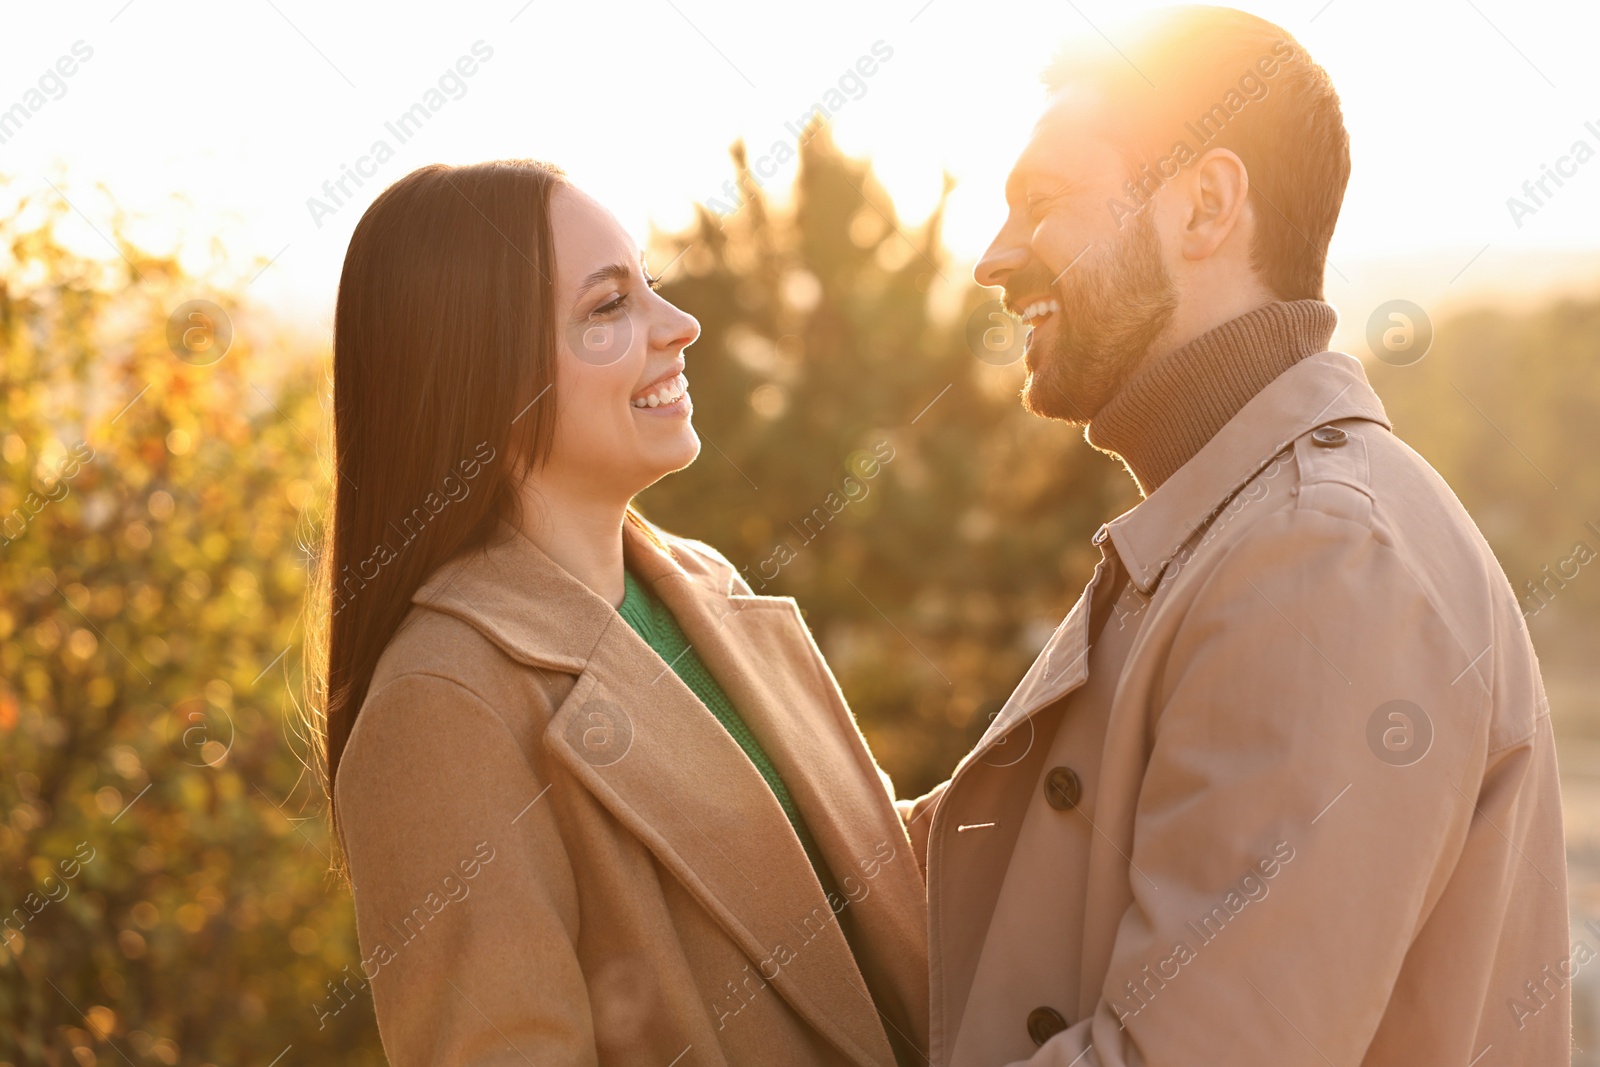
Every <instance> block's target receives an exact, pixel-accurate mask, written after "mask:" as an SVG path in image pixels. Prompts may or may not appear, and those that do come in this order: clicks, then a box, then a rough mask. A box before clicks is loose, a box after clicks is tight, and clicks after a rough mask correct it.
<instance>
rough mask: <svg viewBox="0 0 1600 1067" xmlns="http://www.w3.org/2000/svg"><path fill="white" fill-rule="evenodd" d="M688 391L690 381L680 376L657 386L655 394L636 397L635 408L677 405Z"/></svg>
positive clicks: (634, 399)
mask: <svg viewBox="0 0 1600 1067" xmlns="http://www.w3.org/2000/svg"><path fill="white" fill-rule="evenodd" d="M688 389H689V379H687V378H685V377H684V376H683V375H681V374H679V375H677V376H676V377H673V378H668V379H667V380H666V381H664V382H662V383H661V384H660V385H658V386H656V387H655V391H654V392H652V393H648V394H646V395H644V396H636V397H634V398H633V406H634V407H636V408H658V407H661V406H662V405H664V404H672V403H676V402H677V401H679V400H681V399H683V394H684V393H685V392H687V391H688Z"/></svg>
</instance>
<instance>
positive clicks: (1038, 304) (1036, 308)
mask: <svg viewBox="0 0 1600 1067" xmlns="http://www.w3.org/2000/svg"><path fill="white" fill-rule="evenodd" d="M1060 310H1061V304H1060V303H1058V302H1057V301H1055V300H1035V301H1034V302H1033V303H1031V304H1029V305H1028V306H1027V307H1025V308H1023V309H1022V317H1023V318H1024V319H1025V320H1027V321H1028V322H1032V321H1033V320H1034V319H1040V318H1043V317H1044V316H1046V315H1054V314H1055V313H1056V312H1058V311H1060Z"/></svg>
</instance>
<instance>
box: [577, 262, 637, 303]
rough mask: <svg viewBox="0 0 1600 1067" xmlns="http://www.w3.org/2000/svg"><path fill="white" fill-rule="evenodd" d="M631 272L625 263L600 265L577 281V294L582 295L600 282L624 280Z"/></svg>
mask: <svg viewBox="0 0 1600 1067" xmlns="http://www.w3.org/2000/svg"><path fill="white" fill-rule="evenodd" d="M632 273H633V270H632V269H631V268H630V267H629V266H628V265H627V264H626V263H613V264H611V265H610V266H608V267H601V268H600V269H599V270H597V271H594V272H593V273H592V274H590V275H589V276H588V277H587V278H585V279H583V281H582V282H581V283H579V285H578V295H579V296H582V295H583V294H584V293H586V292H588V291H589V290H590V289H592V288H594V287H595V286H596V285H599V284H600V283H601V282H606V281H616V282H620V281H626V280H627V279H628V277H629V276H630V275H632Z"/></svg>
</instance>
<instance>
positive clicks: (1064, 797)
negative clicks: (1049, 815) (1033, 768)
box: [1044, 767, 1083, 811]
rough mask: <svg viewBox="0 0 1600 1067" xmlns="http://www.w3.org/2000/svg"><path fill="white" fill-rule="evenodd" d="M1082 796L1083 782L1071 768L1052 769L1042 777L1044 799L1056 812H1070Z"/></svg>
mask: <svg viewBox="0 0 1600 1067" xmlns="http://www.w3.org/2000/svg"><path fill="white" fill-rule="evenodd" d="M1082 796H1083V782H1082V781H1080V780H1079V779H1078V772H1077V771H1075V770H1073V769H1072V768H1071V767H1052V768H1050V773H1049V774H1047V775H1045V776H1044V798H1045V800H1047V801H1049V802H1050V806H1051V807H1052V808H1055V809H1056V810H1057V811H1071V810H1072V809H1073V808H1075V807H1077V806H1078V800H1079V799H1080V798H1081V797H1082Z"/></svg>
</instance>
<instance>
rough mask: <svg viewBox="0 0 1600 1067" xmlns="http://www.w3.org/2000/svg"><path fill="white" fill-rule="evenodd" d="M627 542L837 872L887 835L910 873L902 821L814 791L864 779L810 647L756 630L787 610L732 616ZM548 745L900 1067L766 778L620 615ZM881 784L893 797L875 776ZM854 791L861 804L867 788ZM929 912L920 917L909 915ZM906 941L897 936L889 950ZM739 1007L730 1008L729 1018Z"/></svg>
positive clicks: (761, 966)
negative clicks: (829, 715) (847, 778)
mask: <svg viewBox="0 0 1600 1067" xmlns="http://www.w3.org/2000/svg"><path fill="white" fill-rule="evenodd" d="M626 544H627V550H628V563H629V566H630V567H631V568H633V569H634V571H635V573H636V574H637V575H638V577H640V578H641V579H642V580H645V581H648V582H650V583H651V584H652V585H653V586H654V588H655V589H656V592H657V595H659V596H661V597H662V599H663V601H664V602H665V603H666V604H667V606H668V607H669V608H670V609H671V610H672V612H673V615H674V616H675V618H676V619H677V621H678V624H679V626H680V627H681V628H682V629H683V630H684V633H685V636H686V637H687V638H688V639H689V641H690V643H691V647H693V648H694V650H695V651H696V652H697V653H698V654H699V655H700V657H701V659H702V660H703V661H704V662H705V664H706V666H707V668H708V669H709V670H710V671H711V672H712V674H713V676H714V677H715V678H716V679H717V681H718V683H719V684H721V685H722V686H723V689H724V691H725V692H726V693H727V694H728V697H729V699H730V700H731V701H732V702H733V704H734V706H735V708H737V709H738V711H739V713H740V715H741V716H742V717H744V719H745V721H746V722H747V724H748V725H749V726H750V728H751V732H752V733H754V734H755V735H756V737H757V739H758V740H759V741H760V742H761V744H762V746H763V747H764V748H765V749H766V750H767V752H768V754H769V755H770V756H771V757H772V759H773V762H774V764H775V765H776V766H777V768H778V770H779V773H780V774H781V775H782V777H783V779H784V781H785V783H786V784H787V785H788V786H789V788H790V789H791V790H792V791H794V792H795V794H796V799H797V801H798V802H799V803H800V804H801V807H802V809H803V810H804V809H807V808H809V809H810V810H806V811H805V814H806V815H807V816H808V824H809V826H810V827H811V829H812V831H813V833H814V834H815V835H816V836H817V839H818V842H819V845H820V846H821V848H822V849H823V851H824V854H825V855H826V856H827V858H828V860H829V861H830V863H836V864H840V865H842V864H843V863H844V862H846V861H847V860H848V861H850V862H853V861H854V860H855V859H856V858H857V857H856V856H855V855H854V853H855V852H856V850H858V849H864V850H863V851H862V852H861V855H862V856H863V857H865V858H869V859H870V858H871V857H872V855H873V853H872V846H871V844H870V843H868V839H870V838H871V837H872V834H873V833H875V832H876V833H878V835H879V836H887V830H895V831H896V834H895V836H894V837H890V838H889V840H890V841H891V842H893V843H894V845H895V848H896V849H897V850H898V851H899V853H900V856H901V858H902V860H903V859H909V845H906V846H905V847H904V848H903V849H902V848H901V843H902V842H904V840H905V839H904V834H903V831H899V829H898V822H896V824H895V825H894V826H892V827H888V828H887V829H885V828H882V827H876V826H875V825H874V820H873V819H872V818H870V817H869V816H870V813H864V812H859V811H856V810H854V806H853V805H852V803H851V802H850V801H849V800H848V798H845V797H830V798H829V799H826V800H824V799H820V798H819V797H820V794H822V793H824V792H825V790H824V789H821V788H818V787H817V786H816V784H815V783H813V781H812V777H813V775H814V774H822V775H826V774H829V773H838V774H852V775H858V774H859V773H860V772H859V768H858V767H857V766H856V764H857V763H858V760H856V758H855V754H854V753H852V752H849V751H847V750H845V749H843V747H842V746H841V745H840V743H839V742H838V741H837V740H835V739H833V735H834V734H836V733H837V731H836V730H834V729H828V728H823V727H822V725H821V724H819V723H817V722H816V720H815V718H814V716H815V715H816V714H819V712H815V711H813V712H810V714H809V715H808V714H806V710H807V709H813V708H818V707H819V703H820V702H819V699H818V697H817V696H816V695H814V694H815V689H816V685H815V680H814V678H813V677H812V674H811V673H809V671H810V670H812V669H810V668H808V671H807V672H802V671H801V670H800V668H801V667H802V666H804V665H805V660H804V658H803V657H799V656H798V655H797V653H796V651H795V649H794V647H793V646H794V643H795V636H796V635H795V634H794V632H793V631H792V630H790V631H788V632H781V631H772V630H769V629H767V628H766V627H765V625H764V624H762V623H759V622H757V621H756V620H762V619H767V618H769V617H773V616H775V614H776V611H775V608H774V606H772V604H769V603H763V604H762V605H761V606H759V607H757V606H755V605H754V604H752V605H749V606H748V607H749V610H748V611H746V610H741V608H742V606H741V605H731V607H732V608H733V609H734V610H733V614H732V615H731V616H730V614H729V608H730V605H729V600H730V598H728V597H726V596H724V595H722V594H720V593H717V592H715V591H713V590H710V589H708V588H706V587H705V586H702V585H700V584H699V582H698V581H696V580H694V579H691V578H690V577H689V576H688V575H687V574H685V573H684V571H683V570H682V568H680V567H678V565H677V564H676V563H675V562H674V561H673V560H672V559H671V558H670V556H668V555H667V554H666V553H665V552H663V551H662V550H661V549H659V548H656V547H655V546H653V545H651V544H649V542H648V540H647V539H646V538H644V537H643V536H642V535H640V534H638V533H637V532H636V531H635V530H633V529H632V527H631V526H630V527H629V528H628V533H627V540H626ZM569 580H570V579H569ZM594 599H595V600H596V602H597V603H600V604H602V605H604V602H603V601H600V600H599V598H598V597H596V598H594ZM732 599H739V600H751V601H762V602H766V601H768V600H769V598H762V597H755V598H732ZM775 603H776V604H777V605H778V608H777V609H776V610H777V611H781V610H782V609H783V608H784V607H787V609H788V610H790V611H793V602H792V601H781V602H775ZM604 606H605V607H606V608H607V610H610V608H609V605H604ZM796 621H798V618H797V616H796ZM802 632H803V631H802ZM807 640H809V639H808V638H807ZM752 642H769V643H765V644H763V645H755V644H752ZM824 711H831V709H826V708H825V709H824ZM786 712H787V713H788V714H784V713H786ZM545 746H546V748H547V749H548V751H549V752H550V753H551V754H552V755H553V757H554V758H555V759H556V760H558V761H559V762H560V763H562V764H563V765H564V766H565V767H566V768H567V769H568V770H569V771H570V772H571V773H572V775H573V777H574V778H576V779H577V780H578V781H579V782H580V783H582V784H583V786H584V787H585V788H587V789H588V790H589V791H590V792H592V793H593V794H594V795H595V797H596V798H597V799H598V800H599V801H600V802H601V803H602V804H604V805H605V806H606V808H607V809H608V810H610V811H611V812H612V814H613V815H615V816H616V818H617V819H618V820H619V821H620V822H621V823H622V824H623V826H625V827H626V828H627V829H628V830H629V831H630V832H631V833H633V834H635V835H636V836H637V837H638V838H639V839H640V840H641V841H642V842H644V844H645V845H646V846H647V847H648V848H649V849H650V850H651V851H652V852H653V853H654V854H655V855H656V857H657V858H658V860H659V861H660V862H661V863H662V865H663V866H664V867H666V868H667V869H668V870H669V871H671V872H672V873H673V874H674V875H675V876H676V877H677V878H678V879H679V880H680V881H681V882H682V883H683V884H684V885H685V886H686V887H687V888H688V890H689V891H690V892H691V893H693V894H694V895H695V897H696V898H697V899H698V900H699V901H700V903H701V904H702V905H703V906H704V907H705V908H706V910H707V912H708V913H709V914H710V915H711V916H712V917H713V918H714V919H715V920H716V921H717V922H718V924H719V925H721V926H722V927H723V928H724V929H725V930H726V931H727V932H728V934H729V936H730V937H732V938H733V939H734V941H735V942H736V943H737V944H738V945H739V946H740V948H741V949H742V950H743V951H744V952H745V953H746V954H747V955H748V956H749V957H750V959H751V962H752V970H753V971H756V972H758V973H759V974H760V976H761V978H762V979H764V980H766V981H767V982H769V983H770V984H771V985H772V986H773V988H774V989H775V990H776V991H777V993H778V995H780V996H782V997H783V998H784V999H785V1000H786V1001H788V1002H789V1004H790V1005H791V1006H793V1008H794V1009H795V1010H796V1011H797V1012H798V1013H799V1014H800V1015H801V1016H803V1017H804V1018H805V1019H806V1020H807V1021H808V1022H809V1023H810V1024H811V1025H812V1026H814V1027H815V1028H816V1029H817V1031H818V1032H819V1033H821V1034H823V1035H825V1036H826V1037H827V1038H828V1039H829V1040H830V1041H832V1042H833V1043H834V1044H835V1045H837V1046H838V1047H839V1048H840V1049H841V1050H842V1051H843V1052H844V1053H846V1054H847V1055H848V1056H849V1058H850V1062H853V1063H857V1064H884V1063H889V1062H892V1057H891V1055H890V1050H889V1048H888V1046H887V1043H886V1039H885V1036H884V1034H885V1031H884V1027H883V1026H882V1025H881V1024H880V1023H879V1020H878V1013H877V1011H876V1010H875V1008H874V1006H873V1002H872V1000H871V999H870V997H867V996H866V995H865V991H864V990H861V989H858V988H855V986H857V985H859V982H851V983H848V985H849V986H850V987H851V988H845V986H846V983H841V982H840V981H839V976H840V975H841V974H851V973H853V969H854V963H853V956H852V954H851V950H850V946H849V944H848V943H847V942H846V941H845V939H844V936H843V934H842V933H841V932H840V929H839V926H838V923H837V922H836V921H835V919H834V912H833V909H832V907H831V906H830V904H829V902H828V900H827V898H826V897H825V896H824V895H823V891H822V887H821V886H820V885H819V883H818V882H817V878H816V875H815V873H814V872H813V870H812V867H811V863H810V861H809V859H808V858H807V856H806V853H805V850H804V849H803V848H802V847H801V845H800V842H799V839H798V838H797V837H796V836H795V834H794V832H793V831H792V829H791V828H790V825H789V822H788V819H787V817H786V816H785V815H784V812H783V809H782V807H781V806H780V805H779V804H778V801H777V799H776V797H774V796H773V794H772V791H771V789H770V788H768V786H767V783H766V781H765V779H763V778H762V777H761V774H760V772H759V771H758V770H757V769H756V768H755V766H754V764H752V763H751V762H750V760H749V758H748V757H747V756H746V755H745V754H744V751H743V750H742V749H741V748H740V747H739V746H738V744H737V742H735V741H734V740H733V738H732V736H731V735H730V734H729V733H728V732H727V730H726V729H725V728H724V727H723V726H722V724H721V723H720V722H718V721H717V719H716V718H715V716H713V715H712V714H711V712H710V711H709V710H708V709H707V708H706V706H705V705H704V704H703V703H701V701H700V699H699V698H698V697H696V696H695V695H694V693H693V692H692V691H691V690H690V689H689V688H688V687H687V686H686V685H684V683H683V682H682V681H681V680H680V679H679V678H678V676H677V675H676V674H675V673H673V671H672V669H671V667H670V665H668V664H666V663H665V662H663V661H662V659H661V658H660V657H659V656H658V655H656V653H655V652H654V651H653V650H652V649H650V647H649V646H648V645H646V644H645V643H644V641H643V640H642V639H641V638H640V637H639V636H638V635H637V634H635V633H634V632H633V630H632V629H631V628H630V627H629V626H628V625H627V623H626V622H625V621H624V620H623V619H622V618H621V617H620V616H619V615H617V613H616V612H615V611H614V610H611V611H610V618H609V619H608V621H607V624H606V625H605V627H604V628H603V630H602V632H601V633H600V636H599V638H598V640H597V641H596V643H595V644H594V646H593V648H592V649H591V650H590V652H589V654H588V656H587V664H586V666H585V667H584V669H583V671H582V673H581V674H580V676H579V678H578V681H577V683H576V685H575V686H574V688H573V690H572V692H571V694H570V695H569V696H568V698H567V699H566V700H565V701H564V702H563V703H562V705H561V706H560V708H558V709H557V711H556V714H555V715H554V717H553V718H552V719H551V721H550V724H549V726H548V728H547V729H546V732H545ZM832 768H837V770H832ZM870 784H871V785H872V786H873V787H874V788H880V789H881V788H882V787H881V784H880V783H878V782H877V781H876V780H875V776H874V781H872V782H871V783H870ZM841 792H844V793H847V794H849V795H850V796H852V797H853V796H855V795H856V794H858V793H859V792H860V786H859V784H855V783H853V788H852V789H849V790H843V791H841ZM883 807H885V808H888V805H887V804H885V805H883ZM889 810H890V811H891V812H892V809H889ZM848 819H854V820H855V822H856V823H857V824H858V825H855V826H850V827H848V828H840V829H838V830H835V829H834V827H835V820H848ZM878 821H882V820H881V819H880V820H878ZM841 825H842V824H841ZM880 831H881V832H880ZM837 835H845V838H846V839H845V840H843V841H841V840H840V838H839V836H837ZM907 873H909V874H910V875H911V876H913V877H916V871H915V869H914V865H913V864H911V863H906V862H901V861H897V862H896V863H890V864H887V865H885V866H884V868H883V870H882V871H881V872H880V873H879V875H878V877H877V878H876V879H875V880H874V882H875V884H876V883H879V882H881V883H882V884H883V885H884V886H887V887H891V892H889V893H886V894H885V896H886V897H890V898H893V897H895V896H903V895H904V886H903V885H902V884H901V883H902V882H903V878H904V876H905V875H906V874H907ZM885 879H888V880H887V881H885ZM917 891H918V893H919V894H920V892H921V888H920V881H919V884H918V889H917ZM867 899H868V900H870V899H871V898H870V897H868V898H867ZM919 914H920V909H917V908H913V909H910V910H909V911H904V912H901V913H899V916H898V917H899V918H901V919H902V920H903V919H905V918H906V917H907V916H916V915H919ZM899 934H900V931H898V930H890V931H886V932H884V933H881V934H875V938H876V939H878V940H883V939H889V940H893V939H895V938H896V937H897V936H898V935H899ZM728 977H729V979H730V980H731V981H741V980H742V979H743V977H744V976H742V975H729V976H728ZM924 988H925V986H924ZM738 1003H739V1002H738V1001H737V1000H730V1010H736V1009H737V1007H738Z"/></svg>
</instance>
